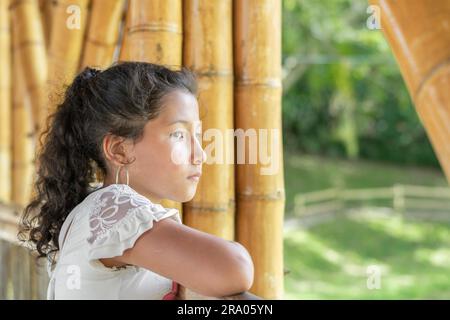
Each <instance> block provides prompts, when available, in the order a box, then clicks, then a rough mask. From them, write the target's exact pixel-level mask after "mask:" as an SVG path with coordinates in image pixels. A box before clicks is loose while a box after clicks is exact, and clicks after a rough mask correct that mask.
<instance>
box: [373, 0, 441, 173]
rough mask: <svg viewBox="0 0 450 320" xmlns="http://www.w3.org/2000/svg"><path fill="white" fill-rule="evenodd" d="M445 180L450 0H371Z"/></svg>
mask: <svg viewBox="0 0 450 320" xmlns="http://www.w3.org/2000/svg"><path fill="white" fill-rule="evenodd" d="M370 3H372V4H374V5H377V6H378V8H379V9H380V17H381V29H382V31H383V33H384V35H385V37H386V39H387V41H388V42H389V44H390V46H391V49H392V51H393V53H394V55H395V57H396V60H397V63H398V65H399V67H400V71H401V72H402V75H403V78H404V80H405V82H406V85H407V87H408V91H409V93H410V96H411V98H412V100H413V101H414V104H415V107H416V110H417V112H418V114H419V117H420V119H421V121H422V123H423V125H424V126H425V129H426V132H427V134H428V136H429V138H430V140H431V143H432V145H433V148H434V150H435V152H436V155H437V157H438V159H439V162H440V164H441V166H442V169H443V171H444V173H445V175H446V176H447V180H448V181H449V182H450V145H449V144H448V139H449V137H450V90H449V87H450V32H449V28H450V27H449V25H450V2H449V1H447V0H427V1H423V0H411V1H385V0H371V1H370Z"/></svg>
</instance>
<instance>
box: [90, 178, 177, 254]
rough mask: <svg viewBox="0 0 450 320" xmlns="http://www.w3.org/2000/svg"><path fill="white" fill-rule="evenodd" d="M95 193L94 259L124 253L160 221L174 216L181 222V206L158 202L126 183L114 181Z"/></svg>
mask: <svg viewBox="0 0 450 320" xmlns="http://www.w3.org/2000/svg"><path fill="white" fill-rule="evenodd" d="M91 195H92V197H91V198H90V200H91V201H92V202H93V203H92V205H91V206H90V210H89V214H88V219H89V222H88V225H89V237H88V238H87V242H88V246H89V251H90V254H89V256H90V259H98V258H105V257H107V256H109V257H113V256H119V255H121V254H122V252H123V251H124V250H125V249H126V248H130V247H132V246H133V245H134V242H135V241H136V240H137V238H138V237H139V236H140V235H141V234H142V233H144V232H145V231H147V230H149V229H151V228H152V226H153V223H154V222H156V221H159V220H162V219H165V218H169V217H170V218H172V219H174V220H175V221H177V222H179V223H181V219H180V216H179V212H178V210H177V209H175V208H165V207H163V206H162V205H160V204H155V203H153V202H151V201H150V200H149V199H148V198H146V197H144V196H143V195H141V194H139V193H138V192H136V191H135V190H134V189H132V188H131V187H129V186H128V185H126V184H112V185H109V186H107V187H104V188H101V189H97V190H96V191H94V192H93V193H92V194H91Z"/></svg>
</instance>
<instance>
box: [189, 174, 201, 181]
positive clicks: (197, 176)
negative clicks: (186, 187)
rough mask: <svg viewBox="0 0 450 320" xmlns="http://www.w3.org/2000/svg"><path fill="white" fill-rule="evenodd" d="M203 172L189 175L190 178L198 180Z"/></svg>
mask: <svg viewBox="0 0 450 320" xmlns="http://www.w3.org/2000/svg"><path fill="white" fill-rule="evenodd" d="M201 175H202V174H201V173H196V174H193V175H191V176H189V177H187V178H188V179H189V180H193V181H198V180H200V176H201Z"/></svg>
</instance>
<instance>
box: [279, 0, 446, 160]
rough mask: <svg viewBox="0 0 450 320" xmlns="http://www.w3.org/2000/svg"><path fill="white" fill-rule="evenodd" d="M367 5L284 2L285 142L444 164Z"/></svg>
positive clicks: (326, 151) (343, 0) (314, 149)
mask: <svg viewBox="0 0 450 320" xmlns="http://www.w3.org/2000/svg"><path fill="white" fill-rule="evenodd" d="M367 6H368V5H367V2H366V1H351V0H334V1H323V0H321V1H307V0H284V1H283V65H284V72H285V74H286V77H285V79H284V89H285V91H284V96H283V130H284V137H285V141H284V143H285V144H286V145H288V146H289V147H290V148H292V149H297V150H300V151H303V152H306V153H314V154H322V155H328V156H341V157H348V158H352V159H354V158H358V157H361V158H366V159H374V160H383V161H392V162H397V163H407V164H419V165H426V166H438V161H437V159H436V156H435V154H434V151H433V149H432V147H431V144H430V142H429V140H428V138H427V136H426V133H425V130H424V128H423V126H422V124H421V122H420V120H419V118H418V116H417V113H416V111H415V109H414V106H413V105H412V102H411V100H410V98H409V95H408V92H407V89H406V87H405V84H404V81H403V79H402V76H401V74H400V72H399V69H398V66H397V64H396V62H395V59H394V57H393V55H392V52H391V51H390V48H389V47H388V45H387V43H386V41H385V39H384V38H383V35H382V33H381V31H380V30H369V29H368V28H367V27H366V19H367V18H368V17H369V15H368V14H367V13H366V9H367Z"/></svg>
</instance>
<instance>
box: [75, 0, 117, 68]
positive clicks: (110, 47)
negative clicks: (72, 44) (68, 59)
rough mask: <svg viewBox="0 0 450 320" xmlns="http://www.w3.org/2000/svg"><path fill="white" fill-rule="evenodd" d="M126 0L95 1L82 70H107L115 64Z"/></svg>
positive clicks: (93, 2)
mask: <svg viewBox="0 0 450 320" xmlns="http://www.w3.org/2000/svg"><path fill="white" fill-rule="evenodd" d="M124 4H125V0H93V1H92V12H91V18H90V20H89V31H88V33H87V37H86V43H85V49H84V55H83V60H82V62H81V69H83V68H84V67H85V66H91V67H95V68H99V69H105V68H107V67H108V66H109V65H111V63H112V62H113V57H114V51H115V49H116V45H117V41H118V38H119V29H120V23H121V21H122V15H123V9H124Z"/></svg>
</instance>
